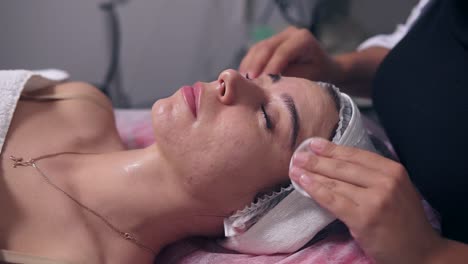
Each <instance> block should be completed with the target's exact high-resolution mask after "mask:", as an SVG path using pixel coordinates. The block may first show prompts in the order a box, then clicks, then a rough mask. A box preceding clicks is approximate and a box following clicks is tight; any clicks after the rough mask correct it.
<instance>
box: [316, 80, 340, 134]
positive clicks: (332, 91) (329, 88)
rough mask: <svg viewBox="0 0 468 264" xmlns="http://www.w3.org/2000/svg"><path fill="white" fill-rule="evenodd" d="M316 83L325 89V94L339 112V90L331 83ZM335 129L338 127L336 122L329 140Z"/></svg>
mask: <svg viewBox="0 0 468 264" xmlns="http://www.w3.org/2000/svg"><path fill="white" fill-rule="evenodd" d="M318 85H320V87H322V88H324V89H325V91H326V92H327V94H328V95H329V96H330V98H331V99H332V101H333V104H334V105H335V109H336V111H337V112H338V114H339V113H340V109H341V101H340V95H339V94H338V93H339V92H338V91H337V90H336V88H335V86H334V85H333V84H330V83H325V82H319V83H318ZM338 122H339V121H338ZM337 129H338V123H336V124H335V126H334V128H333V131H332V133H331V135H330V138H329V140H332V139H333V138H334V137H335V134H336V130H337Z"/></svg>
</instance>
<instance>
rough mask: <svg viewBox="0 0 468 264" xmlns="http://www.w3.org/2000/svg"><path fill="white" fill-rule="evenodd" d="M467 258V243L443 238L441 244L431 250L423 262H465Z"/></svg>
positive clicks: (435, 263)
mask: <svg viewBox="0 0 468 264" xmlns="http://www.w3.org/2000/svg"><path fill="white" fill-rule="evenodd" d="M467 260H468V245H466V244H463V243H460V242H457V241H453V240H449V239H444V240H443V242H442V244H441V246H440V247H439V248H438V249H437V250H435V252H432V253H431V254H430V256H429V257H428V259H427V261H426V262H425V263H428V264H445V263H453V264H458V263H466V262H467Z"/></svg>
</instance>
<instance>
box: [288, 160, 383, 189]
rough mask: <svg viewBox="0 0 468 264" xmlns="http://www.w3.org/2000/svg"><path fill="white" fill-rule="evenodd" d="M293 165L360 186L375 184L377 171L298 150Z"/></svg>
mask: <svg viewBox="0 0 468 264" xmlns="http://www.w3.org/2000/svg"><path fill="white" fill-rule="evenodd" d="M293 165H294V166H297V167H299V168H301V169H304V170H306V171H309V172H312V173H318V174H321V175H325V176H327V177H329V178H332V179H336V180H339V181H343V182H347V183H349V184H353V185H356V186H360V187H366V188H367V187H370V186H373V185H375V184H377V181H378V179H379V177H378V175H376V174H379V172H377V171H375V170H373V169H369V168H367V167H363V166H361V165H359V164H355V163H351V162H348V161H344V160H339V159H333V158H327V157H321V156H317V155H315V154H314V153H311V152H300V153H297V154H295V155H294V157H293Z"/></svg>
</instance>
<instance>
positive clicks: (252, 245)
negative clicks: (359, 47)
mask: <svg viewBox="0 0 468 264" xmlns="http://www.w3.org/2000/svg"><path fill="white" fill-rule="evenodd" d="M318 84H319V85H320V86H322V87H328V88H332V89H333V91H334V92H335V93H336V95H337V96H338V97H339V102H340V111H339V116H340V120H339V123H338V127H337V129H336V131H335V136H334V137H333V139H332V141H333V142H334V143H336V144H338V145H345V146H353V147H358V148H362V149H366V150H370V151H374V152H375V148H374V146H373V145H372V142H371V140H370V138H369V136H368V134H367V131H366V129H365V128H364V126H363V124H362V120H361V114H360V112H359V109H358V108H357V106H356V104H355V103H354V102H353V101H352V100H351V98H350V97H349V96H348V95H346V94H344V93H341V92H340V91H339V90H338V88H336V87H335V86H333V85H331V84H328V83H318ZM309 140H310V139H309ZM309 140H306V141H304V142H303V143H302V144H301V145H300V146H299V147H298V148H297V149H296V152H298V151H304V149H305V148H306V147H307V146H308V143H309ZM296 152H295V153H296ZM291 160H292V159H291ZM335 219H336V218H335V217H334V216H333V215H331V214H330V213H329V212H328V211H326V210H325V209H323V208H321V207H320V206H319V205H318V204H317V203H316V202H315V201H314V200H312V199H311V198H310V197H309V195H308V194H307V193H305V192H304V191H303V190H302V189H301V188H300V187H299V186H297V184H295V183H294V182H293V184H292V185H289V186H287V187H285V188H281V190H279V191H278V192H274V193H272V194H270V195H267V196H265V197H263V198H260V199H259V200H258V201H256V202H255V203H252V204H251V205H249V206H247V207H246V208H244V209H243V210H240V211H238V212H236V213H235V214H234V215H232V216H230V217H229V218H225V219H224V234H225V236H226V237H227V239H224V240H223V241H221V245H222V246H224V247H225V248H228V249H232V250H235V251H238V252H242V253H248V254H257V255H267V254H275V253H290V252H294V251H297V250H299V249H300V248H301V247H303V246H304V245H305V244H306V243H307V242H309V241H310V240H311V239H312V238H313V237H314V236H315V235H316V234H317V233H318V232H319V231H321V230H322V229H323V228H324V227H326V226H327V225H328V224H330V223H331V222H333V221H334V220H335Z"/></svg>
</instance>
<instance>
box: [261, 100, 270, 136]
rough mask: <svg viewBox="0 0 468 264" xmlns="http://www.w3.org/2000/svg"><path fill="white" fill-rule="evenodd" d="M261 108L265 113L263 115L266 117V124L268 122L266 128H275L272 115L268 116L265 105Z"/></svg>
mask: <svg viewBox="0 0 468 264" xmlns="http://www.w3.org/2000/svg"><path fill="white" fill-rule="evenodd" d="M261 108H262V113H263V117H264V118H265V124H266V128H267V129H268V130H273V123H272V122H271V119H270V117H269V116H268V114H267V112H266V110H265V105H263V104H262V105H261Z"/></svg>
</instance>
